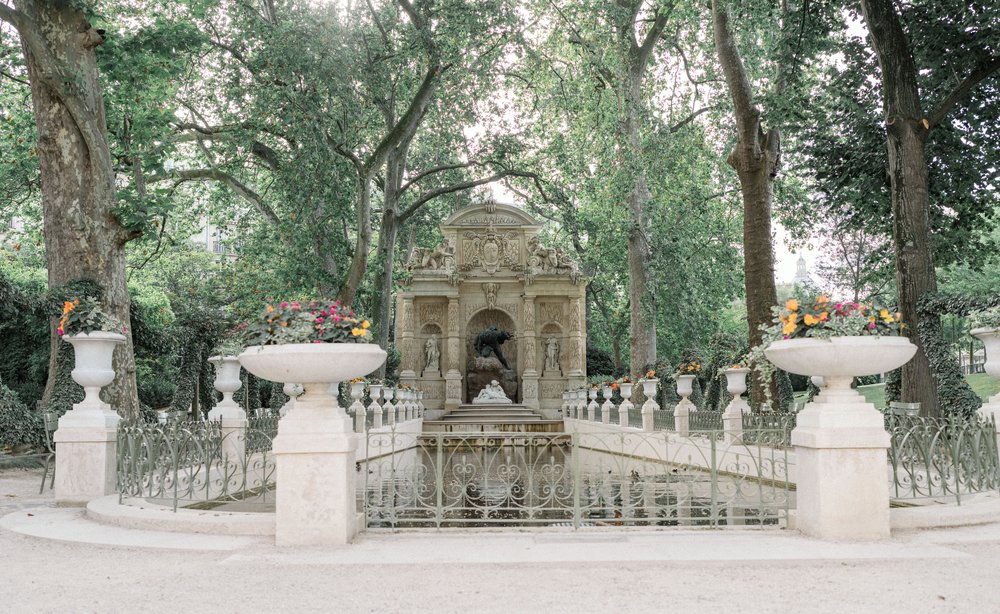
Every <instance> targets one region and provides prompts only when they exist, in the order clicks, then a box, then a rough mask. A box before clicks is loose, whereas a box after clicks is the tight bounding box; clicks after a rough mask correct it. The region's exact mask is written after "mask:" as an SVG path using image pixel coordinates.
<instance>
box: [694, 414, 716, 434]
mask: <svg viewBox="0 0 1000 614" xmlns="http://www.w3.org/2000/svg"><path fill="white" fill-rule="evenodd" d="M688 420H689V422H688V428H690V429H691V430H692V431H721V430H722V412H721V411H692V412H691V414H690V417H689V418H688Z"/></svg>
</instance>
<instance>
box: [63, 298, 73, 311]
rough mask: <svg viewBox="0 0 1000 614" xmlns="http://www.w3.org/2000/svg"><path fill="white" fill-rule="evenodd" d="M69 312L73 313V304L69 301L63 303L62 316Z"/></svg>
mask: <svg viewBox="0 0 1000 614" xmlns="http://www.w3.org/2000/svg"><path fill="white" fill-rule="evenodd" d="M71 311H73V303H72V302H70V301H65V302H64V303H63V314H67V313H69V312H71Z"/></svg>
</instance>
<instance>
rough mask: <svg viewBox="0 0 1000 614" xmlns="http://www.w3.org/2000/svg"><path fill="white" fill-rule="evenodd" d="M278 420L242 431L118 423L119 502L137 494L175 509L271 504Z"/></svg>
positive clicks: (194, 425) (255, 423) (205, 424)
mask: <svg viewBox="0 0 1000 614" xmlns="http://www.w3.org/2000/svg"><path fill="white" fill-rule="evenodd" d="M275 429H276V419H270V418H266V419H254V420H252V421H251V425H250V426H248V427H247V428H246V429H234V430H229V429H226V430H223V429H222V428H221V427H220V426H219V423H218V422H214V421H207V422H184V423H176V424H170V425H159V424H136V423H123V424H121V425H120V426H119V427H118V455H117V481H118V496H119V501H124V500H125V499H126V498H141V499H146V500H148V501H150V502H154V503H159V504H162V505H168V506H170V507H171V508H172V509H173V510H174V511H176V510H177V508H178V507H192V506H193V505H194V504H201V506H203V507H204V506H207V507H215V506H218V505H221V504H224V503H227V502H232V501H240V502H242V503H243V504H244V505H255V504H256V505H264V506H269V505H273V498H274V494H273V491H274V477H275V476H274V459H273V457H272V456H271V452H270V450H271V440H272V438H273V435H272V433H273V432H274V431H275Z"/></svg>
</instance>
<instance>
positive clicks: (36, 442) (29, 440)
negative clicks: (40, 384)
mask: <svg viewBox="0 0 1000 614" xmlns="http://www.w3.org/2000/svg"><path fill="white" fill-rule="evenodd" d="M44 428H45V427H44V424H43V423H42V417H41V415H39V414H38V412H36V411H32V410H30V409H28V406H27V405H25V404H24V403H22V402H21V399H20V398H18V396H17V393H15V392H14V391H13V390H11V389H10V388H8V387H6V386H4V385H3V384H0V447H2V448H6V447H14V446H20V445H28V446H32V447H39V446H42V445H44V444H45V431H44Z"/></svg>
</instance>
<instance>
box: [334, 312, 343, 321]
mask: <svg viewBox="0 0 1000 614" xmlns="http://www.w3.org/2000/svg"><path fill="white" fill-rule="evenodd" d="M340 319H341V318H340V314H339V313H335V314H333V321H334V322H340Z"/></svg>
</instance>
